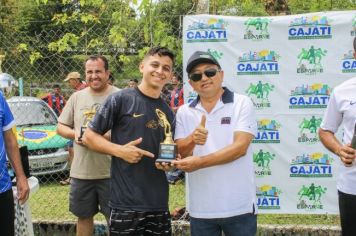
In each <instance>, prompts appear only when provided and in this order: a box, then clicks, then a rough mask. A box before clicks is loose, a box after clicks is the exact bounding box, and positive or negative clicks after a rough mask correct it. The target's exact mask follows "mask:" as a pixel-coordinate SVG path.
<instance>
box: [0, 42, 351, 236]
mask: <svg viewBox="0 0 356 236" xmlns="http://www.w3.org/2000/svg"><path fill="white" fill-rule="evenodd" d="M354 49H355V58H356V37H355V39H354ZM186 65H187V66H186V68H185V70H186V72H187V74H188V83H189V85H190V86H191V87H192V88H193V89H194V91H195V92H196V93H197V94H198V96H197V97H196V99H194V100H193V101H192V102H190V103H189V104H187V103H186V104H184V100H183V88H182V77H181V76H180V75H179V73H175V72H174V67H175V56H174V54H173V53H172V52H171V51H170V50H169V49H167V48H165V47H153V48H151V49H150V50H149V51H148V52H147V53H146V55H145V56H144V57H143V58H142V61H141V63H140V65H139V71H140V72H141V74H142V78H141V80H140V82H139V81H138V80H135V79H132V80H130V81H129V83H128V86H127V88H125V89H118V88H116V87H115V86H113V83H114V77H113V75H112V73H111V72H110V71H109V63H108V60H107V59H106V58H105V57H104V56H90V57H88V59H87V60H86V62H85V68H84V71H85V76H84V77H85V83H83V82H81V75H80V74H79V73H78V72H71V73H69V74H68V76H67V77H66V78H65V80H64V81H65V82H67V83H68V85H69V86H70V87H71V88H73V89H74V90H76V92H74V93H73V94H72V95H71V96H70V98H69V99H68V100H67V101H66V100H65V99H64V97H63V96H62V95H61V94H60V87H58V86H54V87H53V92H52V93H51V94H49V95H48V96H46V97H44V98H43V99H44V100H45V101H46V102H47V103H48V104H49V106H51V107H52V108H53V110H54V111H55V112H56V113H57V114H58V115H59V118H58V127H57V132H58V134H59V135H61V136H63V137H65V138H67V139H69V140H72V141H70V142H69V144H68V145H69V146H72V147H73V149H72V152H71V153H72V154H71V155H72V156H71V159H72V160H71V162H72V164H71V169H70V180H68V181H66V182H68V183H69V182H70V193H69V210H70V211H71V212H72V213H73V214H74V215H75V216H76V217H77V218H78V221H77V228H76V229H77V235H92V234H93V228H94V222H93V218H94V216H95V215H96V214H97V213H98V212H101V213H103V214H104V216H105V217H106V220H107V223H108V228H109V231H110V235H171V234H172V227H171V215H170V212H169V209H168V195H169V188H168V184H169V183H174V182H175V181H174V178H175V177H177V176H181V175H182V173H186V174H187V175H188V177H187V178H186V188H187V192H186V193H187V196H186V199H187V210H188V212H189V214H190V226H191V227H190V230H191V235H193V236H200V235H201V236H206V235H216V236H217V235H221V234H222V233H224V235H226V236H230V235H247V236H249V235H255V234H256V232H257V217H256V210H255V209H256V202H255V197H256V187H255V182H254V181H255V180H254V166H253V158H252V150H251V142H252V140H253V138H254V137H255V135H256V133H257V124H256V117H255V111H254V106H253V103H252V101H251V100H250V99H249V98H248V97H247V96H245V95H241V94H238V93H235V92H233V91H231V90H229V89H228V88H227V87H223V86H222V84H223V81H224V70H223V65H221V64H220V63H219V61H218V60H217V59H216V58H214V57H213V56H212V55H211V54H209V53H208V52H204V51H196V52H193V53H192V54H191V56H190V57H189V59H188V61H187V64H186ZM355 86H356V79H355V78H353V79H350V80H348V81H345V82H344V83H342V84H340V85H339V86H338V87H336V88H335V89H334V91H333V93H332V95H331V97H330V102H329V104H328V107H327V109H326V111H325V115H324V119H323V121H322V124H321V126H320V129H319V136H320V139H321V141H322V143H323V144H324V145H325V147H327V148H328V149H329V150H330V151H331V152H333V153H335V154H336V155H338V156H339V157H340V159H341V161H342V162H343V163H344V166H342V167H340V178H339V181H338V191H339V208H340V217H341V227H342V233H343V235H356V229H355V227H353V224H352V220H353V219H354V218H353V216H355V214H356V190H355V189H356V188H355V183H356V177H355V176H356V175H355V173H356V167H355V166H356V165H354V164H353V163H354V159H355V155H356V151H355V149H354V148H352V147H351V146H350V140H351V137H352V136H353V131H354V127H355V117H356V109H354V104H356V97H355V96H356V95H355V94H356V93H354V90H355ZM355 106H356V105H355ZM0 114H1V115H0V120H1V123H0V124H1V126H2V129H3V132H2V133H1V135H0V144H1V145H2V146H1V148H2V152H1V153H2V155H1V156H0V164H1V170H3V169H4V168H3V166H4V163H5V156H6V155H5V151H6V152H7V154H8V157H9V159H10V161H11V163H12V164H13V167H14V169H15V172H16V176H17V188H18V191H17V192H18V196H17V197H18V199H19V200H20V201H21V202H24V201H26V199H27V198H28V193H29V188H28V184H27V182H26V178H25V176H24V174H23V170H22V167H21V163H20V159H19V153H18V148H17V142H16V138H15V136H14V134H13V132H12V131H11V128H12V126H13V125H14V119H13V117H12V114H11V112H10V110H9V108H8V105H7V103H6V101H5V99H4V97H3V96H1V95H0ZM341 125H343V127H344V130H345V132H344V136H343V142H342V141H339V140H338V139H337V137H336V136H335V133H336V132H337V129H338V128H339V126H341ZM167 129H168V130H167ZM167 135H172V136H173V137H174V142H175V145H176V146H177V150H178V153H177V158H175V159H174V160H172V161H167V162H165V161H156V159H157V158H158V157H159V156H160V155H161V153H160V148H161V145H162V143H163V142H165V141H166V139H167ZM165 144H167V143H165ZM169 145H174V144H169ZM166 173H168V174H166ZM172 176H173V177H172ZM242 190H243V191H242ZM12 206H13V194H12V190H11V182H10V179H9V177H8V175H7V174H6V173H5V174H2V175H0V216H1V218H0V225H1V226H0V234H1V235H13V234H11V232H13V227H12V225H13V224H12V222H13V217H14V210H13V207H12ZM3 212H6V214H4V213H3ZM4 215H6V217H5V218H4ZM10 216H11V217H10ZM11 224H12V225H11Z"/></svg>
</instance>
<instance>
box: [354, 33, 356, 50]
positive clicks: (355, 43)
mask: <svg viewBox="0 0 356 236" xmlns="http://www.w3.org/2000/svg"><path fill="white" fill-rule="evenodd" d="M354 50H355V52H356V37H354Z"/></svg>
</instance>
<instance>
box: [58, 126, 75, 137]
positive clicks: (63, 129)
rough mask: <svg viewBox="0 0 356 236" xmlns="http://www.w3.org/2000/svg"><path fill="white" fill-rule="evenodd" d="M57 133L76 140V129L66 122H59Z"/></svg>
mask: <svg viewBox="0 0 356 236" xmlns="http://www.w3.org/2000/svg"><path fill="white" fill-rule="evenodd" d="M57 134H59V135H60V136H62V137H63V138H67V139H72V140H75V131H74V129H73V128H71V127H69V126H67V125H65V124H62V123H59V122H58V125H57Z"/></svg>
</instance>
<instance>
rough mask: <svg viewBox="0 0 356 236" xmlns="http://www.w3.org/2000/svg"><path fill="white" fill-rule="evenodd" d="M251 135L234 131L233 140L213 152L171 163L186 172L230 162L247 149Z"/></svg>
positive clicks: (242, 154)
mask: <svg viewBox="0 0 356 236" xmlns="http://www.w3.org/2000/svg"><path fill="white" fill-rule="evenodd" d="M253 137H254V136H253V135H252V134H250V133H247V132H242V131H237V132H235V133H234V142H233V143H232V144H230V145H228V146H226V147H224V148H222V149H220V150H218V151H216V152H214V153H211V154H209V155H206V156H202V157H199V156H190V157H186V158H184V159H182V160H178V161H174V162H173V164H174V165H175V166H176V167H177V168H178V169H181V170H183V171H186V172H192V171H195V170H198V169H202V168H206V167H210V166H216V165H222V164H226V163H229V162H232V161H234V160H236V159H238V158H240V157H242V156H244V155H245V154H246V152H247V149H248V147H249V145H250V143H251V141H252V139H253Z"/></svg>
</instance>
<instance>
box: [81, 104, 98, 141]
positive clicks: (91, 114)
mask: <svg viewBox="0 0 356 236" xmlns="http://www.w3.org/2000/svg"><path fill="white" fill-rule="evenodd" d="M95 113H96V109H95V108H93V109H91V110H89V111H86V112H84V116H85V120H84V123H83V125H82V126H81V127H80V135H79V137H78V141H80V142H81V141H82V138H83V134H84V132H85V130H86V128H87V127H88V124H89V122H90V121H91V120H92V119H93V118H94V116H95Z"/></svg>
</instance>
